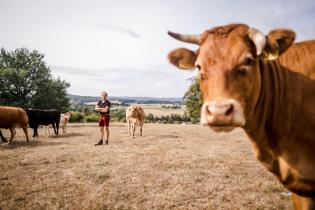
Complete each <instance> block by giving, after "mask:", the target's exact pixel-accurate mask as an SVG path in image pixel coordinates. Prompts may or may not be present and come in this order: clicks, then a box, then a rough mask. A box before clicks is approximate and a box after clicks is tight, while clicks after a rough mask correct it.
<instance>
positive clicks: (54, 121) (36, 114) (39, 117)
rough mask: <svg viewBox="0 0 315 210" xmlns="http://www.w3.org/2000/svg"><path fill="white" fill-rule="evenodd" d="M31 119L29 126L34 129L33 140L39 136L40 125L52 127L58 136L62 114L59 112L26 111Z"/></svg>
mask: <svg viewBox="0 0 315 210" xmlns="http://www.w3.org/2000/svg"><path fill="white" fill-rule="evenodd" d="M26 113H27V115H28V118H29V126H30V128H33V129H34V133H33V138H35V137H36V136H38V132H37V128H38V126H39V125H52V127H53V128H54V131H55V134H57V135H58V131H59V122H60V115H61V113H60V112H59V111H57V110H39V109H26Z"/></svg>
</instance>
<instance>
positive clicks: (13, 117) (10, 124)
mask: <svg viewBox="0 0 315 210" xmlns="http://www.w3.org/2000/svg"><path fill="white" fill-rule="evenodd" d="M27 124H28V117H27V114H26V113H25V111H24V110H23V109H22V108H18V107H9V106H0V128H5V129H10V132H11V137H10V140H9V142H10V143H11V142H12V139H13V138H14V136H15V134H16V131H15V128H16V127H17V126H20V127H22V128H23V131H24V133H25V137H26V141H27V142H29V139H28V133H27ZM0 137H1V139H2V141H3V142H7V140H6V139H5V138H4V137H3V135H2V132H1V130H0Z"/></svg>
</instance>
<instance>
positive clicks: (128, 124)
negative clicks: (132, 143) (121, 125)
mask: <svg viewBox="0 0 315 210" xmlns="http://www.w3.org/2000/svg"><path fill="white" fill-rule="evenodd" d="M130 126H131V125H130V120H127V127H128V135H129V136H131V132H130V128H131V127H130Z"/></svg>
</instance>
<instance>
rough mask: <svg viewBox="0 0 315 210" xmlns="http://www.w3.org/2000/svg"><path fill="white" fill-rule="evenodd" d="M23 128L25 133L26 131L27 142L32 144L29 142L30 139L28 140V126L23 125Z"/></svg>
mask: <svg viewBox="0 0 315 210" xmlns="http://www.w3.org/2000/svg"><path fill="white" fill-rule="evenodd" d="M22 128H23V131H24V133H25V137H26V142H27V143H28V142H30V140H29V138H28V132H27V126H26V125H23V126H22Z"/></svg>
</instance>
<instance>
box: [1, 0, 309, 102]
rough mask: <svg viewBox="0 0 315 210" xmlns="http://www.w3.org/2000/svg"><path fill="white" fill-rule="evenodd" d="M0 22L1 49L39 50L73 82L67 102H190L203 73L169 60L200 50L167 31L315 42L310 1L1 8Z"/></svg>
mask: <svg viewBox="0 0 315 210" xmlns="http://www.w3.org/2000/svg"><path fill="white" fill-rule="evenodd" d="M200 2H201V3H200ZM122 5H123V6H122ZM8 17H10V19H8ZM0 18H1V19H2V20H7V21H2V22H1V23H0V27H1V28H2V29H3V30H2V32H1V33H0V40H1V43H0V47H3V48H5V49H7V50H15V49H16V48H21V47H27V48H28V49H30V50H33V49H36V50H38V51H39V52H40V53H43V54H44V55H45V58H44V60H45V61H46V63H47V65H48V66H49V67H50V70H51V73H52V75H53V76H54V77H60V78H61V79H64V80H66V81H67V82H70V84H71V86H70V88H69V89H68V94H73V95H86V96H93V95H98V94H99V92H100V91H102V90H106V91H107V92H108V93H109V95H113V96H127V97H133V96H134V97H157V98H163V97H164V98H165V97H168V98H169V97H175V98H179V97H183V95H184V93H185V92H186V91H187V89H188V87H189V85H190V84H191V82H190V81H189V78H192V77H194V76H196V75H197V72H196V71H180V70H178V69H176V67H174V66H172V65H171V64H169V63H168V61H167V58H166V56H167V54H168V53H169V52H170V51H171V50H173V49H174V48H177V47H188V48H190V49H192V50H194V49H196V48H197V46H194V45H192V44H186V43H182V42H179V41H177V40H174V39H172V38H171V37H169V36H168V35H167V31H168V30H171V31H174V32H179V33H186V34H196V33H201V32H203V31H204V30H206V29H209V28H211V27H214V26H219V25H225V24H229V23H232V22H233V23H236V22H239V23H246V24H248V25H250V26H253V27H256V28H258V29H260V30H261V31H262V32H264V33H265V34H266V33H268V32H269V31H270V30H272V29H275V28H279V27H280V28H291V29H293V30H295V31H296V33H297V41H301V40H307V39H313V38H314V37H315V28H314V27H313V26H314V25H315V2H314V1H310V0H302V1H299V4H296V1H293V0H290V1H280V0H277V1H271V0H269V1H264V2H263V3H261V2H252V1H248V0H245V1H238V2H233V3H231V2H229V1H227V0H223V1H218V0H216V1H199V2H198V4H197V3H196V2H195V1H192V0H185V1H180V0H175V1H172V2H165V1H164V2H162V1H150V2H147V1H143V0H135V1H132V2H131V1H128V2H125V1H121V0H119V1H110V0H106V1H99V0H93V1H89V2H86V1H82V0H80V1H74V0H69V1H52V0H47V1H40V0H34V1H17V0H12V1H3V0H2V1H0Z"/></svg>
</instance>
